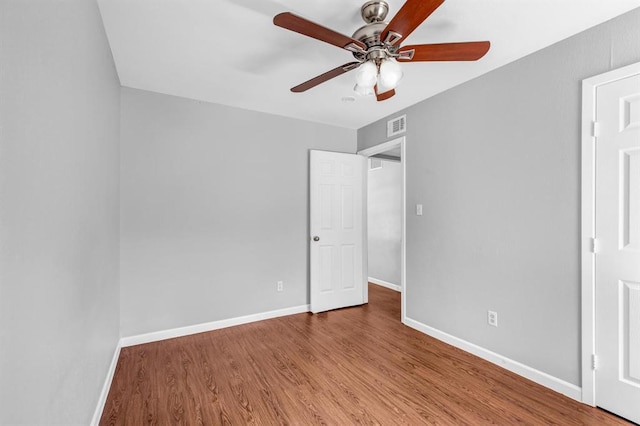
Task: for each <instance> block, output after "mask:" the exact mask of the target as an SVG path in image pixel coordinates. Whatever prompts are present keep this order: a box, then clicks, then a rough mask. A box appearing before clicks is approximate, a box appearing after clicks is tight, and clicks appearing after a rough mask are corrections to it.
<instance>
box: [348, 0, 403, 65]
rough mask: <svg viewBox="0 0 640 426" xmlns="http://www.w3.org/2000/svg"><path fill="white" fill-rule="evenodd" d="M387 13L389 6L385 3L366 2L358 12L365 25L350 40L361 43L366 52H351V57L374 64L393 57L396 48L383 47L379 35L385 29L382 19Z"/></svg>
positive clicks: (385, 25)
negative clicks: (370, 61)
mask: <svg viewBox="0 0 640 426" xmlns="http://www.w3.org/2000/svg"><path fill="white" fill-rule="evenodd" d="M388 12H389V5H388V4H387V2H385V1H380V0H374V1H368V2H366V3H365V4H364V5H363V6H362V9H361V10H360V13H361V15H362V19H364V21H365V22H366V23H367V24H366V25H364V26H362V27H360V28H358V29H357V30H356V31H355V32H354V33H353V36H352V38H353V39H355V40H358V41H361V42H362V43H364V44H365V46H366V47H367V49H366V52H365V53H363V52H353V56H354V57H355V58H356V59H357V60H359V61H367V60H375V61H376V62H378V61H380V60H382V59H385V58H388V57H394V56H395V53H396V51H397V50H398V49H397V47H395V46H391V45H385V44H384V43H383V42H381V41H380V34H381V33H382V31H384V29H385V28H386V27H387V24H388V23H387V22H384V19H385V18H386V17H387V13H388Z"/></svg>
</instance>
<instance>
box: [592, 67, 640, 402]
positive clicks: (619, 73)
mask: <svg viewBox="0 0 640 426" xmlns="http://www.w3.org/2000/svg"><path fill="white" fill-rule="evenodd" d="M637 74H640V62H638V63H635V64H631V65H628V66H626V67H623V68H618V69H616V70H612V71H608V72H606V73H604V74H599V75H596V76H593V77H590V78H587V79H585V80H582V143H581V147H582V207H581V209H582V225H581V227H582V228H581V229H582V230H581V233H582V235H581V243H580V247H581V248H580V253H581V258H582V279H581V281H582V283H581V290H582V402H583V403H585V404H589V405H591V406H595V405H596V387H595V378H596V377H595V376H596V372H595V369H594V368H593V364H592V363H593V358H592V357H593V355H594V354H595V350H596V335H595V332H596V327H595V320H596V315H595V306H596V305H595V302H596V299H595V284H596V283H595V253H594V251H595V250H593V249H592V238H595V237H596V235H595V231H596V230H595V208H596V204H595V165H596V163H595V161H596V151H595V148H596V144H595V142H596V135H595V134H596V132H597V130H596V129H595V128H594V127H595V126H594V123H595V122H596V90H597V89H598V87H599V86H602V85H605V84H608V83H612V82H614V81H616V80H621V79H624V78H627V77H631V76H634V75H637Z"/></svg>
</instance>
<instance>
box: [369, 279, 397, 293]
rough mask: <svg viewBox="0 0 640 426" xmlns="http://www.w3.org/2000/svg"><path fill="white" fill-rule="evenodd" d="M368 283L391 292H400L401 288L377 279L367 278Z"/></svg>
mask: <svg viewBox="0 0 640 426" xmlns="http://www.w3.org/2000/svg"><path fill="white" fill-rule="evenodd" d="M369 282H370V283H371V284H377V285H380V286H382V287H386V288H390V289H391V290H395V291H402V287H401V286H399V285H398V284H393V283H390V282H388V281H383V280H379V279H377V278H373V277H369Z"/></svg>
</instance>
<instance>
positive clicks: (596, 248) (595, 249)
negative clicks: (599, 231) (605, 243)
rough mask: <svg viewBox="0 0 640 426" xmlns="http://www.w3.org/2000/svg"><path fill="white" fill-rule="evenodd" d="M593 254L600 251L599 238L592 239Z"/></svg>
mask: <svg viewBox="0 0 640 426" xmlns="http://www.w3.org/2000/svg"><path fill="white" fill-rule="evenodd" d="M590 249H591V253H598V252H599V251H600V240H598V239H597V238H591V247H590Z"/></svg>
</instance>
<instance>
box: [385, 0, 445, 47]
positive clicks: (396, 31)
mask: <svg viewBox="0 0 640 426" xmlns="http://www.w3.org/2000/svg"><path fill="white" fill-rule="evenodd" d="M442 3H444V0H407V1H406V2H405V3H404V5H403V6H402V7H401V8H400V10H399V11H398V13H396V16H394V17H393V19H392V20H391V22H389V24H388V25H387V27H386V28H385V29H384V30H382V33H381V34H380V40H381V41H382V42H386V43H389V44H391V45H394V46H395V45H397V44H398V43H400V40H401V39H404V40H406V38H407V37H409V34H411V33H412V32H413V30H415V29H416V28H418V25H420V24H422V22H424V20H425V19H427V18H428V17H429V15H431V14H432V13H433V11H434V10H436V9H437V8H438V7H439V6H440V5H441V4H442ZM387 37H389V38H387Z"/></svg>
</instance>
